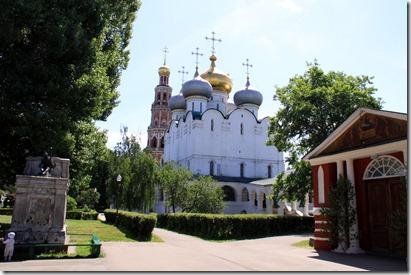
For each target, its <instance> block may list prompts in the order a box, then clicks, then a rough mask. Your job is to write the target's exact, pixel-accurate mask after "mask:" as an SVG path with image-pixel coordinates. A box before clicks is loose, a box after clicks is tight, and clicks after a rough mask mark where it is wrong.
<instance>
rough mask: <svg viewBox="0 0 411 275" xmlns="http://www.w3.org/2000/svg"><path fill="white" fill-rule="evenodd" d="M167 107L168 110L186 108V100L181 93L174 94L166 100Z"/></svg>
mask: <svg viewBox="0 0 411 275" xmlns="http://www.w3.org/2000/svg"><path fill="white" fill-rule="evenodd" d="M168 107H169V108H170V110H171V111H172V110H177V109H185V108H186V100H185V99H184V96H182V95H175V96H172V97H170V100H169V101H168Z"/></svg>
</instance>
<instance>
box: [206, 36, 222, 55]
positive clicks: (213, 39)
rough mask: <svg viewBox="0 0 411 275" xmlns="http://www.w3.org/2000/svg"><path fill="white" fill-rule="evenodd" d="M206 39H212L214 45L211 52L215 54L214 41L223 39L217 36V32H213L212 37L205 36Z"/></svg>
mask: <svg viewBox="0 0 411 275" xmlns="http://www.w3.org/2000/svg"><path fill="white" fill-rule="evenodd" d="M205 39H206V40H211V43H212V46H211V53H212V54H213V55H214V54H215V47H214V43H215V42H216V41H217V42H221V41H222V40H221V39H219V38H215V32H211V37H207V36H206V37H205Z"/></svg>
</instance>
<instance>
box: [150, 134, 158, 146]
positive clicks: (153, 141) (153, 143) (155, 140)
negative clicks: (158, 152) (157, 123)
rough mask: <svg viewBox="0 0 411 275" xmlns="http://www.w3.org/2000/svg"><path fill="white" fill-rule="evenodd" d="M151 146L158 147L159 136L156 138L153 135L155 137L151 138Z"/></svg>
mask: <svg viewBox="0 0 411 275" xmlns="http://www.w3.org/2000/svg"><path fill="white" fill-rule="evenodd" d="M150 147H151V148H156V147H157V138H156V137H153V138H152V139H151V144H150Z"/></svg>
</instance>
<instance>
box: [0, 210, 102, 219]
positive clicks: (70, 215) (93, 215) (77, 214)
mask: <svg viewBox="0 0 411 275" xmlns="http://www.w3.org/2000/svg"><path fill="white" fill-rule="evenodd" d="M0 215H7V216H11V215H13V208H0ZM97 215H98V213H97V212H96V211H94V210H92V211H87V212H85V211H83V210H81V209H76V210H70V211H66V219H74V220H97Z"/></svg>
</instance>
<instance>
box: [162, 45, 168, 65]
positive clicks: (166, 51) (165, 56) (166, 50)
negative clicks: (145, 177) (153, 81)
mask: <svg viewBox="0 0 411 275" xmlns="http://www.w3.org/2000/svg"><path fill="white" fill-rule="evenodd" d="M163 53H164V64H163V65H164V66H165V65H166V59H167V53H168V48H167V47H164V49H163Z"/></svg>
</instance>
